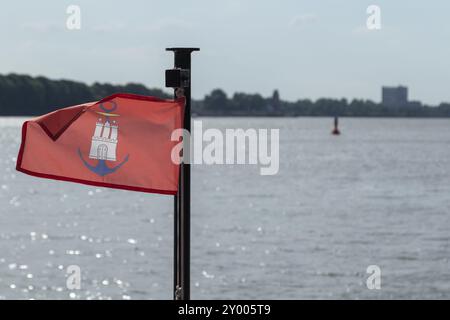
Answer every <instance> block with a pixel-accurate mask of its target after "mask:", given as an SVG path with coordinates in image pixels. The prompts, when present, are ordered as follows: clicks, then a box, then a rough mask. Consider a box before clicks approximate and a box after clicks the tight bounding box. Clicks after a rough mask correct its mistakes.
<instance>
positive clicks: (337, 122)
mask: <svg viewBox="0 0 450 320" xmlns="http://www.w3.org/2000/svg"><path fill="white" fill-rule="evenodd" d="M338 126H339V119H338V117H334V129H333V131H331V134H333V135H336V136H337V135H340V134H341V132H340V131H339V128H338Z"/></svg>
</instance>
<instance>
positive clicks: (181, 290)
mask: <svg viewBox="0 0 450 320" xmlns="http://www.w3.org/2000/svg"><path fill="white" fill-rule="evenodd" d="M166 50H167V51H173V52H174V54H175V69H182V70H184V72H187V76H188V77H187V78H188V79H184V80H187V81H185V82H183V83H184V85H183V89H184V96H185V97H186V106H185V113H184V124H183V127H184V129H186V130H187V131H189V132H191V53H192V52H193V51H199V49H198V48H167V49H166ZM166 77H167V74H166ZM166 81H167V78H166ZM184 147H186V144H184ZM183 150H184V148H183ZM183 152H186V151H183ZM174 200H175V201H174V204H175V205H174V270H173V271H174V275H173V276H174V289H173V292H174V299H175V300H189V299H190V289H191V288H190V264H191V261H190V259H191V257H190V256H191V166H190V164H188V163H182V164H181V166H180V180H179V187H178V193H177V194H176V195H175V199H174Z"/></svg>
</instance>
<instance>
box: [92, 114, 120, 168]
mask: <svg viewBox="0 0 450 320" xmlns="http://www.w3.org/2000/svg"><path fill="white" fill-rule="evenodd" d="M118 129H119V126H118V125H117V123H116V121H113V122H112V123H110V122H109V120H108V119H107V120H106V121H105V122H104V123H103V121H102V119H98V120H97V123H96V126H95V132H94V135H93V136H92V143H91V151H90V152H89V158H90V159H98V160H108V161H116V148H117V142H118V140H117V132H118Z"/></svg>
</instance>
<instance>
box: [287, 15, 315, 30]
mask: <svg viewBox="0 0 450 320" xmlns="http://www.w3.org/2000/svg"><path fill="white" fill-rule="evenodd" d="M316 21H317V15H315V14H313V13H306V14H298V15H296V16H294V17H293V18H292V19H291V21H290V23H289V25H290V26H291V27H293V28H296V27H303V26H305V25H308V24H312V23H315V22H316Z"/></svg>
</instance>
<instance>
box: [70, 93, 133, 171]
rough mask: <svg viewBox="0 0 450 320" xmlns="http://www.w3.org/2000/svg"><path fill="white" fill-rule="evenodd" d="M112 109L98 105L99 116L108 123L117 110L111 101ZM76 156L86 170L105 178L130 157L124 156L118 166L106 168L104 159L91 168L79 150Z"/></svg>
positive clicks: (101, 104)
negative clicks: (100, 111)
mask: <svg viewBox="0 0 450 320" xmlns="http://www.w3.org/2000/svg"><path fill="white" fill-rule="evenodd" d="M111 104H112V107H111V108H109V109H108V108H106V107H105V106H104V105H103V103H100V109H101V110H102V111H104V112H102V113H101V114H102V115H104V116H105V117H106V121H107V122H109V116H108V114H110V115H113V114H112V112H113V111H114V110H116V109H117V104H116V103H115V102H114V101H111ZM78 155H79V157H80V159H81V161H83V164H84V165H85V167H86V168H88V169H89V170H90V171H92V172H94V173H96V174H98V175H99V176H101V177H103V176H106V175H107V174H110V173H113V172H115V171H117V170H118V169H119V168H120V167H121V166H122V165H123V164H125V162H127V161H128V158H129V156H130V155H126V156H125V158H124V159H123V160H122V162H121V163H119V164H118V165H116V166H115V167H112V168H110V167H108V165H107V164H106V160H104V159H98V163H97V165H96V166H92V165H90V164H89V163H88V162H87V161H86V160H85V159H84V158H83V155H82V154H81V150H80V148H78Z"/></svg>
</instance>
